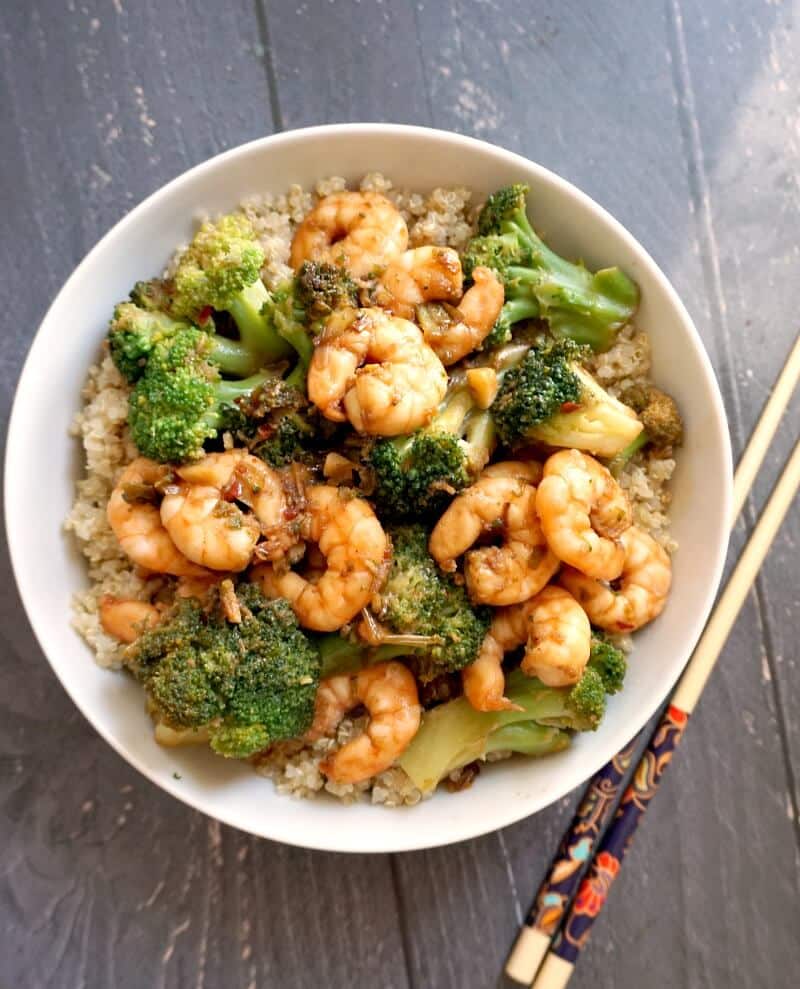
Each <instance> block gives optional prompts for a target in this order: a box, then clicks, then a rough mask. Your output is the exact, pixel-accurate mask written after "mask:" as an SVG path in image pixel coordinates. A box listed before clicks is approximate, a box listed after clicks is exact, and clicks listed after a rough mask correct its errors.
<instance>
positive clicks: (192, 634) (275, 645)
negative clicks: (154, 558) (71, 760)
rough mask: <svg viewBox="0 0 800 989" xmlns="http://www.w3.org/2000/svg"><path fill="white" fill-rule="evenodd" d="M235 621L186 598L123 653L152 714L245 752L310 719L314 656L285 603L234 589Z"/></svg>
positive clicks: (220, 746)
mask: <svg viewBox="0 0 800 989" xmlns="http://www.w3.org/2000/svg"><path fill="white" fill-rule="evenodd" d="M237 597H238V599H239V604H240V606H241V611H242V621H241V622H240V623H238V624H234V623H232V622H229V621H227V620H226V619H225V617H224V615H223V614H222V612H221V611H220V610H219V608H216V609H214V610H212V612H211V613H210V614H209V613H206V612H205V611H204V610H203V609H202V607H201V605H200V602H199V601H197V600H195V599H193V598H187V599H184V600H182V601H180V602H179V603H178V604H177V605H176V607H175V608H174V610H173V612H172V613H171V614H170V615H169V616H168V617H167V618H166V619H164V620H163V621H162V622H161V623H160V624H159V625H158V626H156V627H155V628H153V629H150V630H148V631H146V632H145V633H144V634H142V635H141V636H140V638H139V639H137V640H136V642H134V643H133V644H132V645H131V646H130V647H129V648H128V650H127V652H126V663H127V665H128V667H129V668H130V669H131V670H132V672H133V673H134V674H135V676H136V677H137V678H138V679H139V680H140V681H141V682H142V684H143V685H144V687H145V689H146V691H147V693H148V696H149V698H150V701H151V704H152V707H153V709H154V711H155V713H156V714H157V716H158V717H159V718H160V719H161V720H162V721H163V722H164V723H165V724H167V725H168V726H169V727H171V728H174V729H178V730H179V729H183V728H198V727H201V726H203V727H206V728H207V729H208V731H209V735H210V740H211V747H212V748H213V749H214V750H215V751H216V752H218V753H219V754H220V755H225V756H230V757H234V758H244V757H245V756H248V755H251V754H252V753H253V752H257V751H259V750H260V749H263V748H265V747H266V746H267V745H269V744H271V743H272V742H275V741H278V740H280V739H285V738H294V737H296V736H298V735H301V734H302V733H303V732H304V731H305V730H306V729H307V728H308V727H309V725H310V723H311V720H312V717H313V711H314V697H315V695H316V690H317V686H318V683H319V654H318V652H317V649H316V647H315V646H314V645H313V643H312V642H311V640H310V639H309V638H307V637H306V635H305V634H304V633H303V632H302V631H301V630H300V628H299V626H298V624H297V620H296V618H295V616H294V613H293V612H292V610H291V608H290V606H289V605H288V603H287V602H286V601H268V600H267V599H266V598H265V597H264V596H263V594H262V593H261V591H260V590H259V588H258V587H256V586H255V585H253V584H242V585H240V586H239V587H238V588H237Z"/></svg>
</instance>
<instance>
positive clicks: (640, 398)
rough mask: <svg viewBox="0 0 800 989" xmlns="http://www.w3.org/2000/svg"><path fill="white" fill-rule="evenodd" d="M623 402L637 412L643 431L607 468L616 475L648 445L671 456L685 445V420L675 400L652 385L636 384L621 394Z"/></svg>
mask: <svg viewBox="0 0 800 989" xmlns="http://www.w3.org/2000/svg"><path fill="white" fill-rule="evenodd" d="M622 400H623V401H624V402H625V404H626V405H629V406H630V407H631V408H632V409H633V410H634V411H635V412H637V413H638V415H639V418H640V419H641V421H642V425H643V426H644V428H643V429H642V431H641V433H639V435H638V436H637V437H636V438H635V439H634V440H633V441H632V442H631V443H629V444H628V446H626V447H625V449H624V450H621V451H620V452H619V453H618V454H617V455H616V456H615V457H614V458H613V460H611V462H610V463H609V465H608V468H609V470H610V471H611V473H612V474H614V475H615V476H616V475H617V474H619V473H620V471H622V469H623V468H624V467H625V465H626V464H627V463H628V461H629V460H630V459H631V458H632V457H633V456H634V455H635V454H637V453H638V452H639V450H641V449H643V448H644V447H645V446H653V447H654V448H655V449H656V450H658V451H659V452H661V453H662V454H664V455H667V456H669V455H670V454H671V453H672V449H673V447H676V446H680V445H681V443H683V420H682V419H681V414H680V412H679V411H678V406H677V405H676V404H675V400H674V399H673V398H672V397H671V396H670V395H667V394H666V392H663V391H660V390H659V389H658V388H655V387H654V386H653V385H644V386H643V385H633V386H632V387H630V388H627V389H626V390H625V391H624V392H623V394H622Z"/></svg>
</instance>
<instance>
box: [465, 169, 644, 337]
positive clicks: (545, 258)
mask: <svg viewBox="0 0 800 989" xmlns="http://www.w3.org/2000/svg"><path fill="white" fill-rule="evenodd" d="M527 193H528V187H527V186H525V185H521V184H517V185H511V186H506V187H505V188H503V189H500V190H498V191H497V192H495V193H494V194H493V195H492V196H490V197H489V199H488V200H487V201H486V204H485V206H484V207H483V209H482V210H481V213H480V216H479V217H478V234H479V236H478V237H477V238H474V239H473V240H472V241H471V242H470V244H469V245H468V246H467V249H466V251H465V253H464V257H463V262H462V263H463V266H464V270H465V273H466V274H467V275H469V274H470V272H471V271H472V270H473V269H474V268H475V267H476V266H477V265H486V266H487V267H489V268H492V269H493V270H494V271H496V272H497V274H498V276H499V277H500V278H501V280H502V281H503V285H504V287H505V293H506V301H505V304H504V305H503V308H502V310H501V312H500V316H499V318H498V320H497V324H496V326H495V328H494V330H493V331H492V333H491V335H490V337H489V338H488V340H487V342H486V343H485V346H486V345H495V344H498V343H503V342H504V341H506V340H508V339H509V338H510V336H511V331H512V328H513V326H514V325H515V324H517V323H519V322H520V321H522V320H526V319H532V318H540V319H543V320H546V321H547V323H548V325H549V327H550V331H551V333H552V334H553V335H554V336H555V337H559V338H567V339H570V340H574V341H575V342H576V343H579V344H588V345H589V346H590V347H592V349H593V350H595V351H604V350H608V349H609V347H611V346H612V344H613V343H614V340H615V338H616V335H617V332H618V330H619V329H620V328H621V327H622V326H624V325H625V324H626V323H628V322H630V320H631V317H632V316H633V313H634V312H635V310H636V307H637V305H638V303H639V290H638V288H637V286H636V283H635V282H633V281H632V280H631V279H630V278H629V277H628V276H627V275H626V274H625V273H624V272H622V271H621V270H620V269H619V268H616V267H615V268H604V269H603V270H601V271H598V272H596V273H595V274H592V272H590V271H588V270H587V269H586V268H585V267H584V266H583V265H582V264H573V263H571V262H570V261H567V260H565V259H564V258H562V257H559V256H558V255H557V254H556V253H555V252H554V251H551V250H550V248H549V247H547V245H546V244H545V243H544V242H543V241H542V240H541V239H540V238H539V236H538V235H537V234H536V232H535V231H534V229H533V227H532V226H531V224H530V222H529V220H528V217H527V214H526V201H525V200H526V196H527Z"/></svg>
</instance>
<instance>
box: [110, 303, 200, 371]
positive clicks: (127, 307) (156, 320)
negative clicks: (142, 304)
mask: <svg viewBox="0 0 800 989" xmlns="http://www.w3.org/2000/svg"><path fill="white" fill-rule="evenodd" d="M186 329H188V324H187V323H178V322H176V321H175V320H174V319H171V318H170V317H169V316H167V315H166V314H165V313H162V312H157V311H150V310H147V309H140V308H139V307H138V306H136V305H134V303H132V302H121V303H120V304H119V305H118V306H116V307H115V309H114V317H113V319H112V320H111V323H110V325H109V328H108V347H109V351H110V352H111V359H112V360H113V361H114V364H115V365H116V368H117V370H118V371H119V372H120V374H121V375H122V376H123V377H124V378H125V380H126V381H128V382H129V383H130V384H133V383H134V382H136V381H138V380H139V378H141V376H142V375H143V374H144V369H145V365H146V364H147V360H148V358H149V357H150V354H151V352H152V350H153V347H154V346H155V345H156V344H157V343H158V342H160V341H162V340H165V339H168V338H170V337H172V336H174V335H175V333H177V332H178V331H179V330H186Z"/></svg>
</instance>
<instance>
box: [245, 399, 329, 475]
mask: <svg viewBox="0 0 800 989" xmlns="http://www.w3.org/2000/svg"><path fill="white" fill-rule="evenodd" d="M314 440H315V431H314V426H313V424H312V423H311V421H310V420H309V419H308V418H305V417H304V416H302V415H301V414H300V413H298V412H287V413H285V414H284V415H282V416H281V418H280V419H278V421H277V423H276V424H275V426H274V427H273V431H272V433H271V434H270V436H269V437H268V438H267V439H265V440H264V441H263V443H260V444H259V445H258V446H257V447H256V449H255V453H256V454H257V455H258V456H259V457H261V459H262V460H264V461H266V462H267V463H268V464H269V465H270V467H285V466H286V465H287V464H289V463H291V462H292V461H293V460H299V461H303V460H305V459H306V458H307V456H308V454H309V451H310V448H311V447H312V446H313V444H314Z"/></svg>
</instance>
